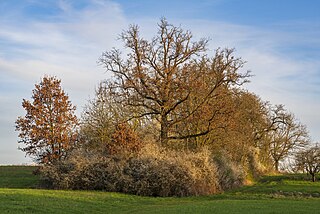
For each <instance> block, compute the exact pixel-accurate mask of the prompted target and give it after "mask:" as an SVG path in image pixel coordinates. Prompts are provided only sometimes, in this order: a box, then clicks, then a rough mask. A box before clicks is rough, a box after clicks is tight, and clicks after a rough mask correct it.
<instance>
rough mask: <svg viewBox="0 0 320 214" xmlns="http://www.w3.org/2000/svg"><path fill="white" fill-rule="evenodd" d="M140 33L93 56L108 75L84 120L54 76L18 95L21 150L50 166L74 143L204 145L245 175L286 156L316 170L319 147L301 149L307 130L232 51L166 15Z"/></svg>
mask: <svg viewBox="0 0 320 214" xmlns="http://www.w3.org/2000/svg"><path fill="white" fill-rule="evenodd" d="M139 33H140V32H139V28H138V26H135V25H133V26H130V27H129V29H128V30H127V31H124V32H123V33H122V34H121V36H120V38H121V40H122V41H123V43H124V46H125V49H126V51H125V53H126V55H123V54H122V52H121V51H120V50H117V49H113V50H111V51H107V52H104V53H103V54H102V56H101V58H100V59H99V62H100V64H101V65H102V66H104V67H105V69H106V70H107V71H108V72H111V73H112V74H113V77H112V78H111V79H109V80H106V81H103V82H101V84H100V85H99V86H98V88H97V90H96V97H95V98H94V99H93V100H91V101H90V102H89V103H88V105H87V106H86V107H85V109H84V112H83V114H82V116H81V119H80V123H79V122H78V120H77V118H76V116H75V115H74V111H75V107H74V106H72V104H71V102H70V101H69V100H68V96H67V95H66V94H65V92H64V91H63V90H62V89H61V86H60V80H58V79H57V78H55V77H44V78H43V80H42V82H41V83H40V84H36V88H35V89H34V90H33V96H32V99H33V102H31V101H27V100H24V101H23V107H24V108H25V110H26V111H27V114H26V115H25V116H24V117H19V118H18V120H17V121H16V124H17V125H16V129H17V130H18V131H20V134H19V137H20V139H21V140H20V141H19V142H21V143H23V144H25V145H26V147H24V148H22V150H23V151H25V152H26V153H27V155H30V156H34V157H35V158H36V161H38V162H39V163H44V164H47V165H54V164H55V161H57V162H61V161H63V160H64V159H66V158H67V157H68V154H69V152H70V151H72V150H74V149H75V148H81V149H84V150H86V151H88V150H90V151H96V152H99V154H100V155H101V154H104V155H105V156H108V155H109V156H110V155H120V154H121V155H122V157H124V156H130V155H132V154H138V153H139V154H140V153H141V150H143V147H144V146H145V145H146V144H148V143H150V142H156V144H159V146H160V147H161V148H165V149H166V150H167V149H169V150H179V151H188V152H190V151H193V152H197V151H200V150H201V149H202V148H207V149H208V150H209V151H210V154H211V155H212V156H215V157H220V156H224V158H227V159H228V161H231V162H232V163H235V164H237V165H239V166H241V168H243V170H244V172H245V173H246V174H257V173H261V172H267V171H270V170H276V171H278V170H279V165H280V163H281V162H283V161H285V160H286V159H287V158H292V157H295V160H296V166H299V167H298V168H299V169H304V170H306V171H307V172H308V173H310V174H311V175H314V174H315V173H317V172H318V171H319V170H320V166H319V147H312V148H311V149H306V148H308V145H310V140H309V136H308V132H307V129H306V127H305V126H304V125H303V124H301V123H300V122H299V121H298V120H297V119H296V118H295V117H294V115H293V114H292V113H290V112H288V111H287V110H286V109H285V108H284V106H283V105H271V104H270V103H268V102H264V101H262V100H261V99H260V98H259V97H258V96H257V95H255V94H253V93H251V92H248V91H246V90H244V89H243V88H242V87H241V86H242V85H243V84H244V83H246V82H248V80H249V78H250V73H249V72H240V70H241V68H242V67H243V65H244V61H243V60H242V59H241V58H238V57H236V56H235V55H234V49H227V48H226V49H217V50H215V51H214V53H213V54H212V56H210V55H209V54H208V52H207V44H208V40H207V39H200V40H199V41H193V38H192V34H191V32H189V31H184V30H183V29H181V28H180V27H176V26H173V25H171V24H169V23H168V22H167V21H166V20H165V19H163V20H161V22H160V23H159V25H158V33H157V34H156V36H155V37H154V38H152V39H151V40H146V39H144V38H143V37H141V35H140V34H139ZM70 154H74V153H72V152H70ZM123 154H125V155H124V156H123ZM140 155H141V154H140ZM142 156H143V155H142ZM217 163H221V161H220V162H219V161H218V162H217ZM218 165H219V164H218ZM218 171H219V170H218Z"/></svg>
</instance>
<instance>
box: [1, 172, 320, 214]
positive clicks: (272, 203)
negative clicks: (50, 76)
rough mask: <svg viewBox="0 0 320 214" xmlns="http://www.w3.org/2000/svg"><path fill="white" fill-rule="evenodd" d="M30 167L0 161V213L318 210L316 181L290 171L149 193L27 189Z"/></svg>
mask: <svg viewBox="0 0 320 214" xmlns="http://www.w3.org/2000/svg"><path fill="white" fill-rule="evenodd" d="M10 168H11V169H10ZM19 171H20V172H19ZM32 171H33V169H31V168H30V169H28V167H26V168H23V167H0V213H222V214H223V213H319V210H320V197H316V195H314V196H313V197H312V194H315V193H319V194H320V182H316V183H312V182H309V181H305V180H304V179H293V178H292V177H290V176H287V177H286V176H268V177H264V178H262V179H261V181H259V182H257V183H256V184H255V185H252V186H245V187H242V188H239V189H237V190H233V191H230V192H227V193H224V194H219V195H212V196H201V197H186V198H152V197H139V196H134V195H126V194H120V193H109V192H101V191H61V190H59V191H58V190H41V189H30V187H34V186H36V184H37V179H38V178H37V177H35V176H34V175H32V173H31V172H32ZM19 176H22V177H19ZM25 180H26V181H25ZM31 181H32V182H31ZM10 182H11V184H10ZM297 192H299V193H302V194H297ZM289 193H290V194H289Z"/></svg>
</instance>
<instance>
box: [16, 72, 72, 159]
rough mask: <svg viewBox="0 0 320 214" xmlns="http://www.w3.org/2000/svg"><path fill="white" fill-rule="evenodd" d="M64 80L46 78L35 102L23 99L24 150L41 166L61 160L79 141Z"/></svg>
mask: <svg viewBox="0 0 320 214" xmlns="http://www.w3.org/2000/svg"><path fill="white" fill-rule="evenodd" d="M60 83H61V80H59V79H57V78H56V77H48V76H46V77H44V78H43V79H42V81H41V82H40V83H39V84H36V85H35V89H34V90H33V91H32V101H29V100H25V99H23V102H22V106H23V108H24V109H25V110H26V112H27V113H26V115H25V116H24V117H19V118H18V119H17V120H16V131H19V132H20V133H19V138H20V140H19V141H18V142H19V143H23V144H25V147H23V148H21V147H20V149H21V150H22V151H24V152H25V153H26V155H29V156H31V157H34V158H35V160H36V161H37V162H39V163H44V164H52V163H53V162H54V161H55V160H61V159H62V158H64V157H65V156H66V154H67V151H68V150H69V149H70V148H71V147H72V146H73V145H74V143H75V140H76V134H75V129H76V127H77V118H76V116H75V114H74V111H75V109H76V107H75V106H73V105H72V104H71V102H70V101H69V97H68V96H67V95H66V93H65V92H64V91H63V90H62V88H61V85H60Z"/></svg>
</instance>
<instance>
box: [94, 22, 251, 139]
mask: <svg viewBox="0 0 320 214" xmlns="http://www.w3.org/2000/svg"><path fill="white" fill-rule="evenodd" d="M120 38H121V40H122V41H123V42H124V45H125V47H126V48H127V49H128V51H127V54H126V56H127V57H124V56H123V55H122V54H121V51H120V50H117V49H113V50H111V51H107V52H105V53H103V55H102V57H101V58H100V63H101V64H102V65H103V66H105V68H106V70H107V71H111V72H112V73H113V74H114V78H113V79H111V81H110V87H111V88H112V89H113V91H114V94H115V97H118V98H119V99H120V100H119V102H121V104H122V105H123V106H130V107H131V108H136V109H137V111H136V113H135V114H133V115H132V118H141V117H144V118H146V117H148V118H152V119H155V120H157V121H158V123H159V126H160V130H159V133H160V134H159V135H160V140H161V143H162V144H163V145H166V144H167V143H168V141H169V140H181V139H188V138H195V137H198V136H203V135H206V134H208V133H209V132H210V131H211V127H212V126H211V125H212V123H213V121H214V119H215V116H216V111H215V110H212V111H210V108H206V107H208V106H210V105H208V103H211V104H212V103H215V102H216V99H217V97H218V96H219V95H220V93H219V91H220V89H221V88H223V87H224V88H228V87H231V86H232V85H241V84H242V83H244V82H246V77H248V76H249V74H248V73H243V74H242V73H239V71H238V70H239V69H240V68H241V67H242V66H243V64H244V62H243V61H242V60H241V59H240V58H236V57H234V55H233V49H223V50H221V49H218V50H216V52H215V54H214V56H213V57H211V58H210V57H208V56H207V55H206V53H205V52H206V50H207V43H208V40H207V39H201V40H199V41H192V34H191V33H190V32H189V31H184V30H182V29H181V28H180V27H175V26H173V25H171V24H169V23H168V22H167V21H166V20H165V19H162V20H161V22H160V23H159V25H158V33H157V35H156V36H155V37H154V38H153V39H151V40H150V41H148V40H146V39H143V38H142V37H141V36H140V35H139V28H138V26H130V28H129V30H127V31H125V32H123V33H122V34H121V36H120ZM204 111H206V114H205V115H202V116H203V118H202V124H203V125H202V126H201V129H194V130H190V131H188V132H186V131H180V130H178V131H177V130H176V127H183V126H181V124H183V123H184V122H185V121H187V120H189V119H190V118H192V117H194V116H196V115H200V113H201V112H204ZM197 118H199V117H197ZM129 119H130V118H129Z"/></svg>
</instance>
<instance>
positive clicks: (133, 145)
mask: <svg viewBox="0 0 320 214" xmlns="http://www.w3.org/2000/svg"><path fill="white" fill-rule="evenodd" d="M141 147H142V142H141V140H140V139H139V137H138V135H137V134H136V133H135V132H134V131H133V130H132V129H131V128H130V126H129V125H128V124H125V123H121V124H118V125H116V127H115V131H114V133H113V134H112V136H111V142H110V143H109V144H107V150H108V151H109V153H110V154H119V153H123V154H130V153H137V152H139V151H140V149H141Z"/></svg>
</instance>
